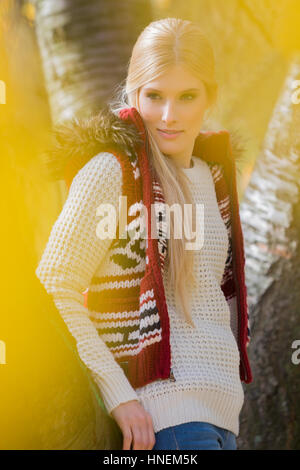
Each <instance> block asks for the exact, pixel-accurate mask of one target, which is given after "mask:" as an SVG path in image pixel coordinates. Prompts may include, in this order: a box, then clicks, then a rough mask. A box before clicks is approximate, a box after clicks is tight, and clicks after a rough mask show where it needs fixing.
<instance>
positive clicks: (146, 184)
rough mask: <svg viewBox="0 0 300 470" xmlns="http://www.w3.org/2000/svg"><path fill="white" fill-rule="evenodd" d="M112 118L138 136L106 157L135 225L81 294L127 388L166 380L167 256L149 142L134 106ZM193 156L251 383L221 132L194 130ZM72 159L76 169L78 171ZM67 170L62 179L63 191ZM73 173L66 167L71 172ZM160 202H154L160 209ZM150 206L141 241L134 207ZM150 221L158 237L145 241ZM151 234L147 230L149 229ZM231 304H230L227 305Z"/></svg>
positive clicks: (229, 163) (225, 138)
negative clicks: (203, 174)
mask: <svg viewBox="0 0 300 470" xmlns="http://www.w3.org/2000/svg"><path fill="white" fill-rule="evenodd" d="M119 117H120V119H122V120H123V121H124V122H126V123H128V124H133V125H134V126H135V127H136V129H137V130H138V132H139V134H140V135H141V136H142V140H143V144H142V145H141V146H139V147H136V148H135V150H134V151H133V152H128V153H125V152H122V151H116V149H115V148H114V147H109V145H108V146H107V147H106V149H105V150H106V151H109V152H111V153H113V154H114V155H115V156H116V158H117V159H118V161H119V162H120V164H121V167H122V174H123V191H122V195H123V196H127V207H128V208H132V209H133V213H132V215H129V214H130V210H129V211H128V215H127V221H128V224H127V228H128V229H130V228H134V227H135V228H136V230H137V232H136V233H137V236H135V237H130V236H129V234H128V233H127V237H126V238H120V237H118V230H117V238H115V239H114V240H113V241H112V244H111V246H110V249H109V252H108V253H107V256H106V258H105V261H104V262H103V263H101V266H100V267H99V269H98V270H97V272H96V273H95V274H94V276H93V278H92V281H91V283H90V286H87V287H88V288H87V290H86V291H85V292H84V293H83V295H84V302H85V306H86V307H87V308H88V310H89V313H90V318H91V320H92V321H93V323H94V325H95V327H96V329H97V331H98V334H99V335H100V336H101V338H102V339H103V341H105V343H106V345H107V346H108V348H109V349H110V350H111V352H112V354H113V355H114V357H115V359H116V361H117V362H118V363H119V364H120V366H121V367H123V369H124V371H125V373H126V375H127V377H128V380H129V381H130V383H131V385H132V387H133V388H137V387H141V386H144V385H146V384H148V383H150V382H153V381H154V380H157V379H167V378H172V371H171V369H170V365H171V360H170V359H171V357H170V341H169V340H170V330H169V327H170V325H169V317H168V310H167V304H166V299H165V292H164V284H163V277H162V274H163V269H164V263H165V259H166V255H167V249H168V240H167V238H166V224H165V222H166V220H165V217H164V215H165V214H164V211H163V210H162V207H163V205H162V204H163V203H164V197H163V192H162V188H161V185H160V183H159V180H158V178H156V176H155V174H154V172H153V170H152V169H151V168H150V165H149V161H150V160H149V157H148V155H149V152H150V146H149V139H148V135H147V130H146V127H145V125H144V123H143V120H142V117H141V115H140V114H139V112H138V111H137V109H136V108H134V107H132V108H123V109H122V110H121V111H120V113H119ZM193 155H194V156H196V157H201V158H202V159H203V160H205V161H206V162H207V163H208V165H209V168H210V170H211V173H212V177H213V181H214V184H215V190H216V197H217V202H218V206H219V210H220V213H221V216H222V218H223V220H224V223H225V226H226V228H227V233H228V238H229V248H228V256H227V259H226V264H225V269H224V274H223V279H222V284H221V288H222V290H223V292H224V295H225V298H226V300H227V301H228V300H230V299H234V300H235V301H236V306H237V309H236V312H237V313H236V314H237V316H238V318H237V325H238V338H237V343H238V347H239V351H240V378H241V380H242V381H244V382H245V383H250V382H251V381H252V373H251V368H250V364H249V359H248V355H247V346H248V344H249V342H250V327H249V316H248V309H247V290H246V285H245V276H244V264H245V258H244V245H243V235H242V230H241V222H240V217H239V204H238V195H237V187H236V167H235V162H234V159H233V156H232V148H231V143H230V136H229V133H228V131H225V130H223V131H219V132H202V133H201V139H200V138H197V139H196V141H195V146H194V149H193ZM78 166H80V164H78V162H77V168H76V170H78V169H79V168H78ZM70 168H71V167H70V165H69V166H68V168H67V169H66V172H65V179H66V182H67V185H68V186H70V183H71V177H70ZM71 173H72V174H73V175H74V166H73V168H72V172H71ZM161 203H162V204H161ZM153 204H156V206H154V207H156V208H158V209H157V210H156V212H155V217H154V220H152V219H151V217H150V216H149V217H148V218H147V222H148V226H147V236H146V238H145V237H144V236H142V231H141V230H139V229H140V228H141V225H142V224H141V222H142V217H141V207H142V205H144V206H145V207H146V209H147V211H148V214H149V215H150V214H151V205H153ZM152 224H155V225H156V233H157V234H158V237H157V238H155V237H149V234H151V233H153V232H152ZM154 230H155V228H154ZM231 302H232V300H231Z"/></svg>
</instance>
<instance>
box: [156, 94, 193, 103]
mask: <svg viewBox="0 0 300 470" xmlns="http://www.w3.org/2000/svg"><path fill="white" fill-rule="evenodd" d="M195 96H196V95H194V94H192V93H185V94H184V95H182V97H183V100H184V101H192V100H193V99H194V98H195ZM156 97H158V98H160V96H159V95H158V94H157V93H148V94H147V98H150V99H151V100H155V101H157V99H156Z"/></svg>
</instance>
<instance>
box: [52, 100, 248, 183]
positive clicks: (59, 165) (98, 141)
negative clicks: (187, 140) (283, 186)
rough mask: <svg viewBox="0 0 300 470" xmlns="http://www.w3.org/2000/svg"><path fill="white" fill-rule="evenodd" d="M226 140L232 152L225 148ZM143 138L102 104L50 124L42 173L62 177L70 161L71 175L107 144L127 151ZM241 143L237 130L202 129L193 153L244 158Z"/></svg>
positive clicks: (220, 159) (211, 158)
mask: <svg viewBox="0 0 300 470" xmlns="http://www.w3.org/2000/svg"><path fill="white" fill-rule="evenodd" d="M132 110H133V111H134V116H135V117H137V118H138V120H139V122H140V123H143V121H142V118H141V116H140V114H139V113H138V111H137V110H136V109H135V108H131V109H130V111H132ZM122 111H123V110H122ZM126 111H127V110H126ZM126 111H125V114H126ZM129 114H130V113H129ZM142 127H144V126H143V124H142ZM229 141H230V143H231V152H228V143H229ZM143 142H144V137H143V136H142V135H141V133H140V132H139V130H138V127H137V126H136V125H135V123H134V122H133V121H130V119H129V120H128V119H124V118H123V119H122V118H121V117H119V116H117V115H115V114H114V113H113V112H112V111H111V110H110V109H109V107H108V106H105V107H104V108H102V109H101V110H100V112H99V113H97V114H94V115H91V116H90V117H88V118H73V119H72V120H70V121H68V122H66V123H59V124H56V125H55V126H54V127H53V130H52V142H51V145H50V147H49V148H48V149H47V151H46V152H45V153H44V154H43V170H44V174H45V177H46V178H47V179H48V180H52V181H53V180H59V179H64V174H65V170H66V167H67V166H69V165H70V164H71V165H72V166H73V167H74V174H73V175H72V178H74V176H75V174H76V173H77V172H78V171H79V170H80V168H81V167H82V166H83V165H85V163H87V162H88V161H89V160H90V159H91V158H92V157H94V156H95V155H97V154H98V153H99V152H102V151H105V149H107V148H110V149H115V150H116V151H118V150H119V151H120V150H121V151H123V152H125V153H127V154H128V155H130V154H131V153H132V152H133V151H135V150H136V149H138V148H139V146H141V145H143ZM244 144H245V139H244V138H242V137H241V136H240V134H239V132H238V131H237V130H234V131H231V132H229V131H227V130H224V131H218V132H214V131H210V132H209V131H202V132H201V133H200V134H199V136H198V137H197V139H196V141H195V147H194V151H193V155H196V156H198V157H201V158H203V159H205V160H206V161H215V162H217V163H221V164H224V163H226V159H227V160H228V159H231V158H232V159H233V160H234V161H235V163H236V162H240V161H242V160H243V158H244V150H245V145H244Z"/></svg>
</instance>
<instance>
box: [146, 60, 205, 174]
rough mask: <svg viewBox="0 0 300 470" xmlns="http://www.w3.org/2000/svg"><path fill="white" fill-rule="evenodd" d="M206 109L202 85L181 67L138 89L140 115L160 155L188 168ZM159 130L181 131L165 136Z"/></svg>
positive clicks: (171, 69) (175, 67) (165, 134)
mask: <svg viewBox="0 0 300 470" xmlns="http://www.w3.org/2000/svg"><path fill="white" fill-rule="evenodd" d="M207 107H208V100H207V95H206V89H205V86H204V84H203V82H202V81H201V80H199V79H197V78H196V77H195V76H194V75H192V74H191V73H190V72H189V71H188V70H186V69H185V68H184V67H182V66H181V65H176V66H173V67H171V68H169V69H168V71H167V73H165V74H163V75H161V76H160V77H159V78H156V79H155V80H153V81H151V82H148V83H147V84H146V85H144V86H142V87H141V88H140V92H139V108H140V109H139V112H140V114H141V116H142V118H143V120H144V122H145V125H146V127H147V128H148V129H149V130H150V131H151V132H152V134H153V136H154V138H155V141H156V142H157V144H158V147H159V149H160V150H161V152H162V153H163V154H165V155H167V156H169V157H171V158H174V159H175V161H176V164H177V165H179V166H181V167H185V168H187V167H189V166H190V159H191V156H192V152H193V148H194V143H195V139H196V137H197V135H198V134H199V132H200V130H201V125H202V121H203V114H204V111H205V109H207ZM161 130H169V131H172V130H173V131H180V132H178V133H175V134H172V133H171V134H167V133H164V132H161Z"/></svg>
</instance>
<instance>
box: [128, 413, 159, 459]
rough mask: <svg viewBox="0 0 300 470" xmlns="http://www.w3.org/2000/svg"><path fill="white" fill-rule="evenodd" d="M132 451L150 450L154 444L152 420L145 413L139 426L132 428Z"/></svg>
mask: <svg viewBox="0 0 300 470" xmlns="http://www.w3.org/2000/svg"><path fill="white" fill-rule="evenodd" d="M132 435H133V450H151V449H152V448H153V447H154V444H155V434H154V430H153V424H152V418H151V416H150V415H149V414H148V413H145V415H144V416H143V418H142V419H141V422H140V424H135V425H133V427H132Z"/></svg>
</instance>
